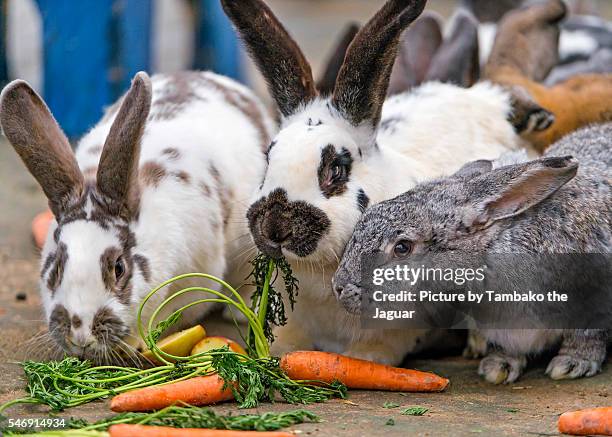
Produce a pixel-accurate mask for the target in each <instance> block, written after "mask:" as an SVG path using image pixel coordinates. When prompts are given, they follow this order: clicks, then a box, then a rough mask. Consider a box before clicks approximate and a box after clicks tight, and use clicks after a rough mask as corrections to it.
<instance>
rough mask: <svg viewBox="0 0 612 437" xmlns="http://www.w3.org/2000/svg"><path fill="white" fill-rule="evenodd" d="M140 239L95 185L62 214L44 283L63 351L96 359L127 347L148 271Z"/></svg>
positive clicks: (112, 357) (45, 262)
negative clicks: (110, 208)
mask: <svg viewBox="0 0 612 437" xmlns="http://www.w3.org/2000/svg"><path fill="white" fill-rule="evenodd" d="M135 244H136V242H135V239H134V234H133V232H132V231H131V229H130V226H129V223H128V222H127V221H124V220H123V219H121V218H118V217H117V216H112V215H111V214H110V213H109V212H108V211H107V208H106V206H105V202H104V200H103V197H102V196H101V195H100V194H99V193H98V192H97V191H96V190H95V188H93V187H86V189H85V192H84V194H83V196H82V198H81V199H80V201H78V202H76V203H75V204H74V206H72V207H71V208H70V209H68V211H67V212H66V213H65V214H62V215H61V216H60V217H59V219H58V226H57V227H56V228H55V230H54V232H51V233H50V234H49V236H48V240H47V243H46V245H45V248H44V251H43V258H42V270H41V281H40V286H41V294H42V298H43V302H44V308H45V312H46V316H47V321H48V324H49V334H50V336H51V338H52V339H53V341H54V342H55V343H57V345H58V346H59V347H61V349H62V351H63V352H65V353H68V354H69V355H75V356H79V357H82V358H86V359H91V360H93V361H96V362H111V361H117V359H118V356H117V354H118V353H119V352H120V351H121V350H124V351H125V352H126V353H127V351H128V349H129V347H128V345H126V344H125V342H126V341H128V338H127V337H128V336H129V335H130V327H131V326H132V322H133V319H134V316H135V314H136V310H137V302H138V301H139V299H140V297H139V296H136V291H137V289H138V288H142V287H139V284H142V283H143V281H144V280H145V278H146V277H147V276H148V262H147V259H146V258H144V257H143V256H142V255H139V254H136V253H134V246H135ZM124 355H125V354H124Z"/></svg>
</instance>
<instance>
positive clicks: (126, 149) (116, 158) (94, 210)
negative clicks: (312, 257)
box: [0, 72, 273, 362]
mask: <svg viewBox="0 0 612 437" xmlns="http://www.w3.org/2000/svg"><path fill="white" fill-rule="evenodd" d="M0 121H1V123H2V128H3V130H4V133H5V135H6V137H7V138H8V139H9V141H10V142H11V144H12V145H13V147H14V148H15V150H16V151H17V153H18V154H19V155H20V156H21V159H22V160H23V162H24V163H25V164H26V166H27V167H28V169H29V171H30V172H31V173H32V175H33V176H34V177H35V178H36V180H37V181H38V183H39V184H40V186H41V187H42V188H43V190H44V192H45V194H46V196H47V198H48V200H49V206H50V208H51V210H52V212H53V214H54V215H55V217H56V219H57V222H56V223H55V222H54V223H53V224H52V226H51V229H50V232H49V235H48V236H47V241H46V243H45V245H44V249H43V251H42V264H41V274H40V291H41V295H42V301H43V305H44V310H45V314H46V318H47V320H48V323H49V334H50V337H51V339H52V340H53V341H55V342H56V343H57V346H58V347H57V348H56V349H57V350H58V352H66V353H68V354H71V355H77V356H81V357H84V358H88V359H92V360H94V361H97V362H107V361H114V360H115V359H118V353H119V352H121V351H122V352H123V355H125V354H128V355H130V356H132V357H133V358H134V357H135V355H134V353H133V350H132V349H131V347H130V346H129V343H130V338H131V337H133V335H134V327H135V318H136V312H137V308H138V306H139V304H140V303H141V301H142V299H143V297H144V296H145V295H146V294H147V293H148V292H149V291H150V290H151V289H152V288H153V287H154V286H156V285H158V284H159V283H161V282H162V281H165V280H166V279H169V278H170V277H172V276H175V275H177V274H181V273H186V272H190V271H202V272H206V273H210V274H212V275H217V276H223V275H226V278H228V279H229V280H230V281H231V279H232V278H231V275H230V276H227V275H228V274H230V273H237V274H239V275H241V276H239V279H244V277H245V276H244V272H240V266H239V265H238V264H239V262H240V261H241V258H242V255H243V252H244V251H245V250H247V249H248V248H249V246H250V245H252V243H251V242H250V238H249V236H248V229H247V227H246V223H245V222H244V219H243V217H244V214H245V210H246V206H247V203H246V200H247V199H249V198H250V196H251V194H252V192H253V190H254V189H255V188H256V187H257V185H258V184H259V183H260V182H261V178H262V175H263V171H264V166H265V153H264V152H265V149H266V147H267V145H268V143H269V138H270V135H271V134H272V131H273V127H272V126H273V125H272V122H271V120H270V118H269V116H268V115H267V113H266V111H265V109H264V108H263V106H262V105H261V104H260V102H259V101H258V100H257V99H256V98H255V96H254V95H253V94H252V93H250V92H249V91H248V90H247V89H245V88H244V87H242V86H241V85H238V84H236V83H234V82H233V81H231V80H229V79H227V78H225V77H221V76H218V75H215V74H212V73H204V72H183V73H178V74H173V75H158V76H153V78H152V79H149V77H148V76H147V75H146V74H145V73H138V74H137V75H136V76H135V78H134V80H133V82H132V86H131V88H130V90H129V91H128V92H127V94H125V96H124V97H123V98H122V99H120V101H118V102H117V103H116V104H115V105H113V106H112V107H111V108H110V109H109V110H108V111H107V112H106V115H105V116H104V118H103V119H102V120H101V121H100V122H99V123H98V124H97V125H96V126H95V127H94V128H93V129H92V130H91V131H90V132H89V133H88V134H86V135H85V136H84V137H83V138H82V140H81V141H80V143H79V146H78V150H77V153H76V156H75V154H74V153H73V151H72V149H71V147H70V144H69V143H68V140H67V139H66V137H65V136H64V134H63V133H62V131H61V129H60V127H59V126H58V125H57V123H56V121H55V120H54V118H53V116H52V115H51V113H50V112H49V109H48V108H47V106H46V105H45V103H44V102H43V100H42V99H41V98H40V97H39V96H38V95H37V94H36V93H35V92H34V91H33V90H32V88H30V86H29V85H28V84H27V83H25V82H23V81H21V80H17V81H14V82H12V83H11V84H9V85H8V86H7V87H6V88H5V89H4V91H3V92H2V96H1V109H0ZM242 260H244V259H242ZM182 285H188V284H185V283H183V284H182ZM209 285H212V284H209ZM196 297H198V296H197V295H196V296H185V299H183V300H182V301H181V302H178V301H177V304H176V305H179V304H185V301H186V300H192V299H194V298H196ZM160 298H161V296H160ZM156 302H159V299H157V300H156ZM176 305H175V306H174V308H176ZM152 307H154V305H152ZM149 308H151V307H149ZM204 312H205V311H204V310H202V308H201V307H194V309H193V310H191V311H187V313H186V314H185V315H184V317H183V319H182V322H183V324H192V323H193V322H194V320H195V319H196V318H198V317H199V316H202V315H203V314H204Z"/></svg>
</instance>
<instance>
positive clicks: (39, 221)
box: [32, 210, 53, 249]
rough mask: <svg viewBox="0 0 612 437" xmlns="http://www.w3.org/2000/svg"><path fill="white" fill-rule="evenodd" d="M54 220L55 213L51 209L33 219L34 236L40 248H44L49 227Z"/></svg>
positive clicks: (35, 242)
mask: <svg viewBox="0 0 612 437" xmlns="http://www.w3.org/2000/svg"><path fill="white" fill-rule="evenodd" d="M52 221H53V213H52V212H51V211H49V210H47V211H45V212H41V213H40V214H38V215H37V216H36V217H34V220H32V237H34V244H36V247H37V248H38V249H42V247H43V245H44V244H45V240H46V239H47V233H48V232H49V227H50V226H51V222H52Z"/></svg>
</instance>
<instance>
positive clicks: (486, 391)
mask: <svg viewBox="0 0 612 437" xmlns="http://www.w3.org/2000/svg"><path fill="white" fill-rule="evenodd" d="M314 1H315V0H299V1H297V0H294V1H286V0H270V3H271V5H272V6H273V9H274V10H275V11H276V13H277V14H278V15H279V17H281V19H282V20H283V22H285V23H287V25H288V27H289V28H290V29H291V31H292V33H293V34H294V35H295V36H296V39H297V40H298V41H300V44H301V45H302V46H303V48H304V51H305V52H306V54H307V55H308V57H309V59H311V60H312V62H313V69H314V70H315V71H317V72H318V71H320V69H321V65H322V61H323V58H324V56H325V55H326V52H325V51H322V50H321V47H325V48H327V47H328V46H330V45H331V39H332V38H333V37H335V35H337V33H338V32H339V31H340V29H341V27H342V25H341V24H342V23H343V22H344V21H347V20H348V19H358V20H360V21H362V22H363V21H365V19H366V18H367V17H368V16H369V15H371V13H373V11H374V10H375V9H376V8H377V7H378V6H379V5H380V3H381V1H378V0H377V1H373V0H350V1H349V0H339V1H336V2H323V1H321V0H318V1H317V2H316V3H317V6H318V7H317V8H313V7H312V4H313V2H314ZM430 5H431V7H432V8H433V9H435V10H437V11H438V12H441V13H442V14H444V15H448V14H449V13H450V11H451V10H452V6H454V2H453V1H452V0H431V1H430ZM599 5H600V7H601V8H602V12H603V15H604V16H606V17H608V18H610V17H612V2H611V1H609V0H606V1H603V0H601V1H600V2H599ZM338 17H343V19H339V18H338ZM313 22H316V23H317V29H313V27H312V23H313ZM44 207H45V200H44V197H43V196H42V193H41V191H40V190H39V188H38V187H37V185H36V183H35V182H34V180H33V179H32V178H31V177H30V176H29V175H28V174H27V173H26V171H25V169H24V167H23V166H22V164H21V163H20V162H19V161H18V159H17V158H16V154H15V153H14V152H13V150H12V149H11V148H10V147H8V145H7V144H6V143H5V141H4V140H3V139H0V404H2V403H4V402H7V401H9V400H12V399H15V398H18V397H22V396H24V394H25V393H24V391H23V388H24V382H23V380H22V379H21V370H20V367H19V366H18V364H17V363H18V361H19V360H22V359H24V358H26V357H27V356H28V353H33V352H36V351H35V350H31V349H32V348H28V340H30V339H31V338H32V337H33V336H34V335H35V334H36V333H37V332H38V331H39V330H41V329H43V328H44V323H43V322H42V312H41V308H40V301H39V297H38V292H37V278H38V262H39V260H38V254H37V253H36V251H35V250H34V249H33V245H32V243H31V239H30V228H29V226H30V221H31V219H32V218H33V217H34V215H35V214H36V213H37V212H39V211H41V210H43V208H44ZM206 328H207V330H208V331H209V332H210V333H213V334H214V333H219V334H223V333H227V334H228V335H230V336H234V337H235V335H234V334H232V331H231V330H232V329H233V328H232V327H231V326H228V325H224V324H223V323H219V322H215V323H212V324H209V323H207V324H206ZM611 364H612V362H610V361H609V362H608V364H607V366H606V367H605V369H604V372H603V373H602V374H600V375H598V376H596V377H593V378H590V379H584V380H579V381H564V382H555V381H551V380H549V379H548V378H546V377H545V376H544V375H543V371H544V366H545V363H540V364H539V365H536V366H535V367H533V368H531V370H529V371H528V372H527V373H526V374H525V375H524V376H523V377H522V378H521V379H520V380H519V381H518V382H517V383H515V384H511V385H507V386H501V387H500V386H492V385H490V384H487V383H485V382H484V381H482V380H481V379H480V378H479V377H478V375H477V374H476V369H477V366H478V362H477V361H475V360H465V359H463V358H460V357H446V358H437V359H423V358H419V359H412V360H409V361H408V362H407V365H409V366H410V367H413V368H417V369H421V370H430V371H434V372H436V373H438V374H440V375H443V376H445V377H448V378H450V380H451V386H450V388H449V389H448V390H447V391H446V392H444V393H440V394H400V393H382V392H360V391H356V392H351V393H350V397H349V399H348V400H333V401H330V402H327V403H325V404H318V405H310V406H307V407H306V408H307V409H309V410H310V411H313V412H315V413H316V414H318V415H319V416H320V417H321V422H320V423H316V424H303V425H299V426H296V427H294V428H293V431H294V432H295V433H296V434H298V435H317V436H374V435H381V434H385V435H387V436H435V437H445V436H449V437H450V436H474V435H482V436H521V437H524V436H556V435H559V434H558V433H557V432H556V421H557V417H558V415H559V414H561V413H562V412H564V411H567V410H572V409H578V408H587V407H594V406H604V405H612V365H611ZM386 402H392V403H397V404H399V405H400V407H397V408H384V407H383V405H384V404H385V403H386ZM410 406H421V407H426V408H428V409H429V410H428V412H427V413H426V414H425V415H424V416H421V417H409V416H402V415H401V414H400V412H401V410H403V409H404V408H406V407H410ZM294 408H298V407H296V406H291V405H286V404H282V403H277V404H274V405H263V406H261V408H259V411H262V412H263V411H286V410H290V409H294ZM214 409H215V410H217V411H218V412H223V413H227V412H230V411H231V412H233V413H234V414H236V413H239V412H238V411H237V410H236V408H235V406H233V405H232V404H226V405H220V406H216V407H214ZM5 414H6V415H7V416H8V417H9V418H14V419H17V418H25V417H38V418H44V417H47V414H48V412H47V410H46V409H45V408H42V407H32V406H18V407H14V408H12V409H9V410H7V411H6V412H5ZM109 414H110V410H109V409H108V405H107V402H105V403H103V402H97V403H93V404H89V405H85V406H82V407H79V408H75V409H72V410H70V411H67V412H65V413H63V414H62V415H61V416H63V417H83V418H86V419H89V420H96V419H100V418H103V417H106V416H108V415H109ZM390 419H393V420H392V421H390ZM391 422H392V423H393V425H391V424H389V423H391ZM0 434H1V433H0Z"/></svg>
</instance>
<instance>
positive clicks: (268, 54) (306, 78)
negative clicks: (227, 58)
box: [221, 0, 317, 117]
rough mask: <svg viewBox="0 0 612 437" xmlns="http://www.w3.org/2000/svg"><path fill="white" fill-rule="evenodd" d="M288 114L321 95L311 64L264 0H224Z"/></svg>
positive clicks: (279, 106) (224, 4) (232, 18)
mask: <svg viewBox="0 0 612 437" xmlns="http://www.w3.org/2000/svg"><path fill="white" fill-rule="evenodd" d="M221 3H222V5H223V9H224V10H225V13H226V14H227V16H228V17H229V18H230V20H232V22H233V23H234V25H235V26H236V28H237V30H238V32H240V35H241V36H242V40H243V41H244V43H245V44H246V47H247V49H248V51H249V53H250V55H251V57H252V58H253V60H254V61H255V63H256V64H257V66H258V68H259V71H261V73H262V74H263V76H264V78H265V79H266V82H267V83H268V89H269V90H270V93H271V94H272V97H274V100H275V101H276V104H277V105H278V108H279V110H280V112H281V114H282V115H283V116H284V117H289V116H290V115H292V114H293V113H295V111H296V110H297V109H298V107H299V106H300V105H302V104H304V103H307V102H309V101H310V100H312V99H314V98H315V97H316V96H317V90H316V88H315V82H314V79H313V77H312V71H311V69H310V64H309V63H308V61H306V58H305V57H304V54H303V53H302V51H301V50H300V48H299V47H298V45H297V44H296V43H295V41H294V40H293V39H292V38H291V36H290V35H289V33H287V31H286V30H285V28H284V27H283V25H282V24H281V23H280V22H279V21H278V19H277V18H276V17H275V16H274V14H273V13H272V11H271V10H270V8H268V6H266V4H265V3H264V2H263V1H262V0H221Z"/></svg>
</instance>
